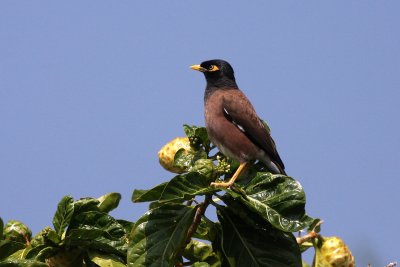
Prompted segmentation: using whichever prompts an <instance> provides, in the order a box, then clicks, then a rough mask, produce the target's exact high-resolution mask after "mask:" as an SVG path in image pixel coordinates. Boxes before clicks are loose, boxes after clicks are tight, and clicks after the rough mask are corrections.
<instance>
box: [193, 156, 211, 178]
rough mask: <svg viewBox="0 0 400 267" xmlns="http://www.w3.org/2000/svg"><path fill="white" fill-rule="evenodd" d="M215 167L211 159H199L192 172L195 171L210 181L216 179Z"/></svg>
mask: <svg viewBox="0 0 400 267" xmlns="http://www.w3.org/2000/svg"><path fill="white" fill-rule="evenodd" d="M215 167H216V166H215V165H214V162H213V161H212V160H211V159H198V160H197V161H196V162H195V163H194V165H193V167H192V169H191V170H190V171H195V172H198V173H200V174H201V175H204V176H205V177H206V178H208V179H213V178H214V173H215Z"/></svg>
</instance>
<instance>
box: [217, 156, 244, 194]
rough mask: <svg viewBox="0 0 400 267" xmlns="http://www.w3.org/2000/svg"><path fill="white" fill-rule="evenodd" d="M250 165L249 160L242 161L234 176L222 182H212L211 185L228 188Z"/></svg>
mask: <svg viewBox="0 0 400 267" xmlns="http://www.w3.org/2000/svg"><path fill="white" fill-rule="evenodd" d="M249 166H250V165H249V164H248V163H247V162H243V163H240V165H239V168H237V170H236V172H235V173H234V174H233V176H232V178H231V179H229V181H228V182H222V183H211V186H215V187H222V188H228V187H230V186H232V185H233V183H234V182H235V181H236V179H237V178H238V177H239V175H240V174H241V173H242V172H243V171H245V170H246V169H247V168H248V167H249Z"/></svg>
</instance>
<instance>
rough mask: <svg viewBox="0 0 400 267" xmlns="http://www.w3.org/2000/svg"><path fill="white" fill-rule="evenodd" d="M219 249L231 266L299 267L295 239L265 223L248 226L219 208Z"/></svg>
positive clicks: (230, 212) (299, 262)
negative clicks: (220, 229) (220, 236)
mask: <svg viewBox="0 0 400 267" xmlns="http://www.w3.org/2000/svg"><path fill="white" fill-rule="evenodd" d="M218 218H219V220H220V222H221V227H222V248H223V251H224V254H225V256H226V257H227V258H228V261H229V263H230V266H237V267H241V266H246V267H256V266H260V267H261V266H262V267H277V266H279V267H301V254H300V250H299V247H298V245H297V243H296V239H295V238H294V237H293V235H292V234H290V233H285V232H282V231H279V230H277V229H275V228H273V227H271V226H270V225H269V224H268V223H264V225H262V227H261V226H260V227H255V226H253V225H248V224H247V223H245V222H244V221H243V220H242V219H241V218H240V217H239V216H236V215H235V214H234V213H233V212H232V211H230V210H229V208H219V210H218Z"/></svg>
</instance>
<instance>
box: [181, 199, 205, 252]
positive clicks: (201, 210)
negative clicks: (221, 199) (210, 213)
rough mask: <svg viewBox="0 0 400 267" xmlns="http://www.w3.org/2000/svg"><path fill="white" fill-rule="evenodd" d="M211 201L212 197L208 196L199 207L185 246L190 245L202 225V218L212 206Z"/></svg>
mask: <svg viewBox="0 0 400 267" xmlns="http://www.w3.org/2000/svg"><path fill="white" fill-rule="evenodd" d="M210 200H211V195H206V197H205V200H204V202H203V203H201V204H200V205H199V207H198V208H197V210H196V214H195V215H194V218H193V222H192V224H191V225H190V227H189V230H188V232H187V235H186V241H185V246H186V245H187V244H189V242H190V239H192V235H193V234H194V233H195V232H196V230H197V227H198V226H199V224H200V221H201V217H202V216H203V215H204V213H205V212H206V209H207V207H208V205H209V204H210Z"/></svg>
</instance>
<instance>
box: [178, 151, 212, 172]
mask: <svg viewBox="0 0 400 267" xmlns="http://www.w3.org/2000/svg"><path fill="white" fill-rule="evenodd" d="M199 159H207V153H206V152H205V151H203V150H194V149H192V150H190V151H187V150H185V149H184V148H181V149H179V150H178V151H177V152H176V153H175V156H174V166H175V167H179V168H180V169H182V170H188V169H189V168H190V167H191V166H193V165H194V163H195V162H196V161H197V160H199Z"/></svg>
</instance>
